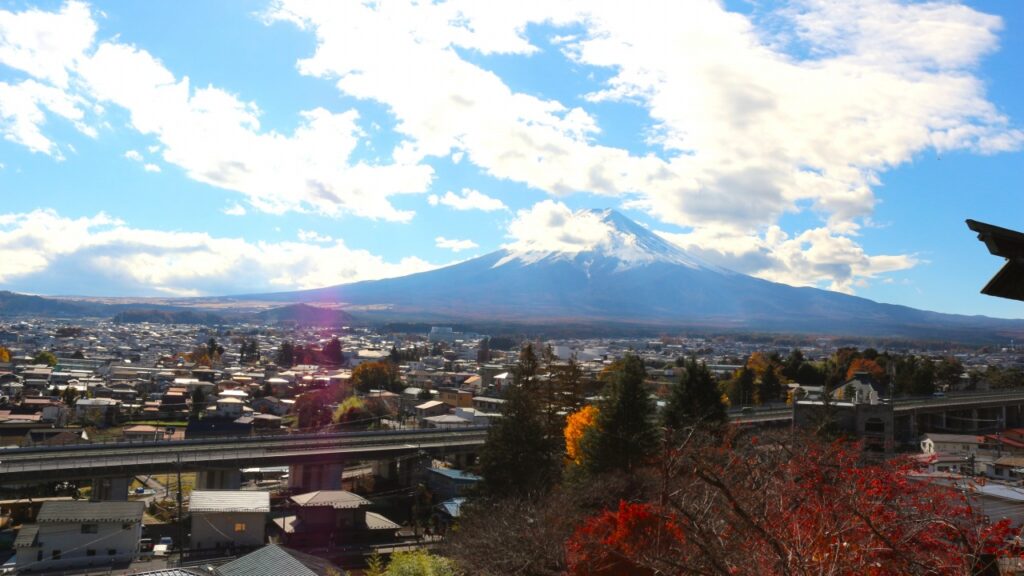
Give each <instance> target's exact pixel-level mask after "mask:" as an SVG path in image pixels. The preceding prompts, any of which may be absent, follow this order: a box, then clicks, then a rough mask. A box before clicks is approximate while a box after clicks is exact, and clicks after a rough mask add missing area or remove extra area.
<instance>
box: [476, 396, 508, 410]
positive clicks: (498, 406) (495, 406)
mask: <svg viewBox="0 0 1024 576" xmlns="http://www.w3.org/2000/svg"><path fill="white" fill-rule="evenodd" d="M473 408H476V409H477V410H480V411H481V412H487V413H490V414H501V411H502V410H504V409H505V400H504V399H503V398H489V397H487V396H476V397H474V398H473Z"/></svg>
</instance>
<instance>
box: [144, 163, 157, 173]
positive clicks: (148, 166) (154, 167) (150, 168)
mask: <svg viewBox="0 0 1024 576" xmlns="http://www.w3.org/2000/svg"><path fill="white" fill-rule="evenodd" d="M142 169H143V170H145V171H146V172H160V167H159V166H157V165H156V164H150V163H147V164H146V165H145V166H143V167H142Z"/></svg>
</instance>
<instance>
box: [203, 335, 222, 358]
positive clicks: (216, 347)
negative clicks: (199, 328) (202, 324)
mask: <svg viewBox="0 0 1024 576" xmlns="http://www.w3.org/2000/svg"><path fill="white" fill-rule="evenodd" d="M206 354H207V355H208V356H209V357H210V360H213V359H214V358H220V357H221V356H223V355H224V347H223V346H221V345H220V344H218V343H217V339H216V338H210V339H209V340H207V341H206Z"/></svg>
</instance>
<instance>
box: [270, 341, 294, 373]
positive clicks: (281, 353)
mask: <svg viewBox="0 0 1024 576" xmlns="http://www.w3.org/2000/svg"><path fill="white" fill-rule="evenodd" d="M274 363H275V364H277V365H278V366H283V367H286V368H290V367H291V366H294V365H295V345H294V344H292V343H291V342H289V341H287V340H285V341H284V342H281V346H280V347H279V348H278V349H277V355H275V356H274Z"/></svg>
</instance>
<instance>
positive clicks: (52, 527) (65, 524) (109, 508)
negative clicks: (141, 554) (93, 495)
mask: <svg viewBox="0 0 1024 576" xmlns="http://www.w3.org/2000/svg"><path fill="white" fill-rule="evenodd" d="M144 509H145V504H143V503H142V502H85V501H70V502H44V503H43V506H42V508H40V510H39V515H38V516H37V517H36V523H35V524H26V525H25V526H23V527H22V529H21V531H20V532H19V533H18V537H17V538H16V539H15V541H14V547H15V549H16V551H17V564H18V573H19V574H20V573H23V572H26V571H29V570H31V571H33V572H42V571H53V570H68V569H72V568H75V569H77V568H86V567H89V566H96V567H101V566H110V565H112V564H114V563H118V564H120V563H126V562H131V561H132V560H134V559H135V556H136V555H137V554H138V548H139V538H141V536H142V512H143V510H144Z"/></svg>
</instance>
